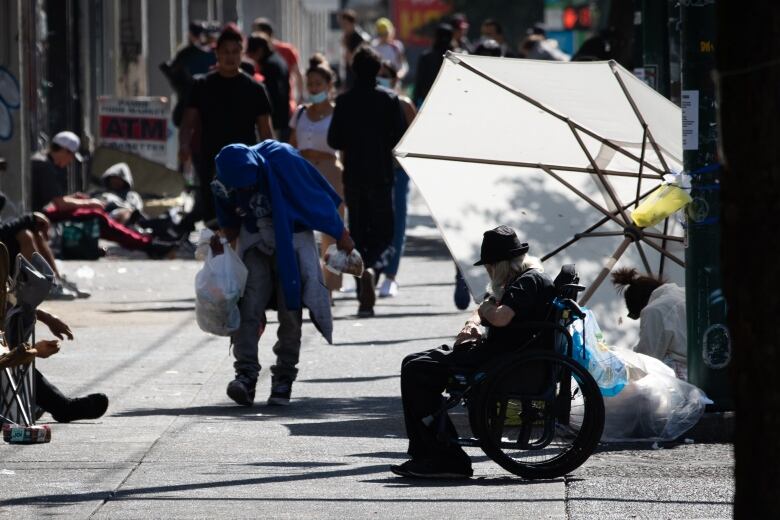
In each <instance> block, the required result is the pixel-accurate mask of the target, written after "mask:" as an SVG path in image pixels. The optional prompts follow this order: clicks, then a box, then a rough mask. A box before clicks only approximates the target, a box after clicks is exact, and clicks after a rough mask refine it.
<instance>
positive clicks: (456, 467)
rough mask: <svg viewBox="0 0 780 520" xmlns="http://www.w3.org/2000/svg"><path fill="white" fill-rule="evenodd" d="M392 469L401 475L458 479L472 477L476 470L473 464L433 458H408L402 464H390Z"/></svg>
mask: <svg viewBox="0 0 780 520" xmlns="http://www.w3.org/2000/svg"><path fill="white" fill-rule="evenodd" d="M390 471H392V472H393V473H395V474H396V475H398V476H399V477H409V478H438V479H457V478H470V477H471V476H472V475H473V474H474V471H472V469H471V465H464V464H458V463H453V464H448V463H444V462H440V461H435V460H432V459H421V460H415V459H412V460H407V461H406V462H404V463H403V464H401V465H400V466H390Z"/></svg>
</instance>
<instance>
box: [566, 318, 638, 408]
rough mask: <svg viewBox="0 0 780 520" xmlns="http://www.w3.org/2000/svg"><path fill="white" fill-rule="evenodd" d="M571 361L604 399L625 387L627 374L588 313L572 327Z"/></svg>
mask: <svg viewBox="0 0 780 520" xmlns="http://www.w3.org/2000/svg"><path fill="white" fill-rule="evenodd" d="M571 335H572V341H573V344H574V351H573V353H572V357H574V359H575V360H576V361H577V362H578V363H579V364H580V365H582V366H583V367H585V368H586V369H588V372H590V375H592V376H593V379H595V380H596V383H597V384H598V385H599V390H601V395H603V396H605V397H610V396H614V395H617V394H619V393H620V391H621V390H623V387H625V386H626V384H627V383H628V373H627V371H626V366H625V364H624V363H623V361H622V360H621V359H620V358H619V357H617V356H615V355H614V354H613V353H612V351H611V350H610V348H609V347H608V346H607V344H606V343H605V342H604V337H603V335H602V333H601V328H600V327H599V324H598V322H597V321H596V317H595V315H594V314H593V312H592V311H591V310H590V309H586V310H585V320H584V321H583V320H576V321H575V322H574V323H573V324H572V330H571Z"/></svg>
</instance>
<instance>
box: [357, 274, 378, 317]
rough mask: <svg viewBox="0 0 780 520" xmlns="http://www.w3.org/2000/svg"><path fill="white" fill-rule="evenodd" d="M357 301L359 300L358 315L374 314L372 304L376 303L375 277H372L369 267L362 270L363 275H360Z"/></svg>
mask: <svg viewBox="0 0 780 520" xmlns="http://www.w3.org/2000/svg"><path fill="white" fill-rule="evenodd" d="M358 301H359V302H360V308H359V309H358V316H363V317H365V316H373V315H374V304H375V303H376V279H375V278H374V273H372V272H371V270H370V269H366V270H365V271H363V275H362V276H361V277H360V290H359V292H358ZM369 313H370V314H369Z"/></svg>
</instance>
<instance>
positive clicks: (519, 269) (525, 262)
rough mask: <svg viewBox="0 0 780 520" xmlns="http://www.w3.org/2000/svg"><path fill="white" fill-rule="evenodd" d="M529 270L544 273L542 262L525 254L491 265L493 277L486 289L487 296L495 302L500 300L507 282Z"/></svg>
mask: <svg viewBox="0 0 780 520" xmlns="http://www.w3.org/2000/svg"><path fill="white" fill-rule="evenodd" d="M529 269H538V270H540V271H544V267H542V262H541V261H540V260H539V259H538V258H537V257H535V256H531V255H527V254H526V255H520V256H516V257H515V258H512V259H511V260H502V261H500V262H497V263H495V264H493V276H491V277H490V283H488V287H487V291H488V294H490V295H491V296H493V297H494V298H495V299H496V300H501V298H502V297H503V296H504V291H505V290H506V286H507V285H508V284H509V282H511V281H512V280H514V279H515V278H517V277H518V276H520V275H521V274H523V273H524V272H526V271H527V270H529Z"/></svg>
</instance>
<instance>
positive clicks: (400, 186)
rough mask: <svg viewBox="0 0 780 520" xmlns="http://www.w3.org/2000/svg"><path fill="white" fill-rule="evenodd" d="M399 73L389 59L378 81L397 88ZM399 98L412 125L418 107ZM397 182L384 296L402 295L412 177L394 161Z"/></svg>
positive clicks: (385, 272) (391, 87) (382, 292)
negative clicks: (400, 283) (400, 274)
mask: <svg viewBox="0 0 780 520" xmlns="http://www.w3.org/2000/svg"><path fill="white" fill-rule="evenodd" d="M399 79H400V78H399V77H398V72H397V70H396V68H395V65H394V64H393V62H391V61H389V60H386V61H383V62H382V68H381V69H379V74H378V75H377V77H376V81H377V83H378V84H379V86H381V87H385V88H388V89H390V90H392V91H394V92H395V91H396V88H397V86H398V81H399ZM398 101H400V103H401V108H402V109H403V111H404V117H405V118H406V124H407V126H408V125H411V124H412V120H414V116H416V115H417V109H416V108H415V106H414V103H412V100H411V99H409V98H408V97H406V96H402V95H399V96H398ZM394 170H395V185H394V188H393V218H394V221H393V249H394V251H393V255H392V256H391V257H390V260H389V261H388V263H387V267H386V268H385V270H384V271H383V273H382V274H383V275H384V281H382V285H380V286H379V297H380V298H392V297H393V296H395V295H396V294H398V282H396V280H395V278H396V275H397V274H398V267H399V265H400V264H401V256H402V255H403V252H404V242H405V241H406V213H407V205H408V201H409V176H408V175H406V172H405V171H404V169H403V168H401V166H400V165H399V164H398V163H395V164H394Z"/></svg>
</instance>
